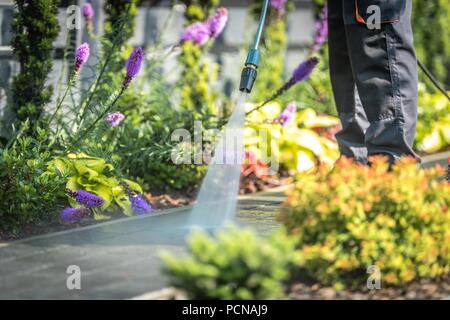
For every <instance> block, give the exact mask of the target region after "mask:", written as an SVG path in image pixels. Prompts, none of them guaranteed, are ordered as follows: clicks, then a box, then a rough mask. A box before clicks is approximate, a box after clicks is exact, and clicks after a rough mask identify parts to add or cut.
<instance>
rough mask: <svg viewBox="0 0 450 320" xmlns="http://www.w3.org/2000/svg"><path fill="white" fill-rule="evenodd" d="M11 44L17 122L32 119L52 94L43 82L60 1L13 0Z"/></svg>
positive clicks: (13, 92)
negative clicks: (15, 71)
mask: <svg viewBox="0 0 450 320" xmlns="http://www.w3.org/2000/svg"><path fill="white" fill-rule="evenodd" d="M15 4H16V7H17V11H16V12H15V13H14V20H13V23H12V32H13V39H12V47H13V52H14V54H15V56H16V58H17V60H18V62H19V65H20V72H19V74H18V75H16V76H15V77H14V80H13V84H12V94H13V98H12V109H13V111H14V113H15V114H16V117H17V119H18V120H19V121H24V120H26V119H29V120H30V122H35V121H37V120H38V119H39V117H40V116H41V114H42V112H43V110H44V107H45V104H47V103H48V102H49V101H50V99H51V97H52V94H53V88H52V86H51V85H46V81H47V77H48V74H49V73H50V71H51V69H52V51H53V41H54V40H55V38H56V36H57V35H58V32H59V30H60V28H59V25H58V19H57V8H58V4H59V0H15Z"/></svg>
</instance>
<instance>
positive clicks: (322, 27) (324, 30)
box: [312, 5, 328, 51]
mask: <svg viewBox="0 0 450 320" xmlns="http://www.w3.org/2000/svg"><path fill="white" fill-rule="evenodd" d="M315 26H316V35H315V37H314V44H313V47H312V50H313V51H319V49H320V47H321V46H322V45H323V44H324V43H325V42H326V41H327V37H328V7H327V5H325V6H324V7H323V8H322V11H321V12H320V14H319V19H318V20H317V22H316V25H315Z"/></svg>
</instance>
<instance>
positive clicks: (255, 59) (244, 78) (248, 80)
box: [239, 0, 269, 93]
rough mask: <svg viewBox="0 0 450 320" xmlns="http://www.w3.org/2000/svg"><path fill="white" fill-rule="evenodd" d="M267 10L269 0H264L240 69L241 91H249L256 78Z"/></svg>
mask: <svg viewBox="0 0 450 320" xmlns="http://www.w3.org/2000/svg"><path fill="white" fill-rule="evenodd" d="M268 10H269V0H264V3H263V7H262V12H261V17H260V20H259V26H258V30H257V31H256V37H255V44H254V45H253V47H252V48H251V49H250V52H249V53H248V56H247V60H246V61H245V67H244V70H242V75H241V83H240V85H239V90H240V91H242V92H247V93H250V92H252V89H253V84H254V83H255V80H256V75H257V71H256V70H257V69H258V66H259V50H258V48H259V43H260V42H261V36H262V33H263V30H264V24H265V23H266V17H267V11H268Z"/></svg>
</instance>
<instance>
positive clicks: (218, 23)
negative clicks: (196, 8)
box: [206, 7, 228, 38]
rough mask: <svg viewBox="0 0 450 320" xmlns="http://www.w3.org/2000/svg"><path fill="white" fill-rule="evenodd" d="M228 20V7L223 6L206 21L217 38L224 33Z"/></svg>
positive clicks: (212, 34)
mask: <svg viewBox="0 0 450 320" xmlns="http://www.w3.org/2000/svg"><path fill="white" fill-rule="evenodd" d="M227 22H228V10H227V8H224V7H221V8H219V9H217V11H216V13H215V14H214V16H212V17H211V18H209V19H208V20H207V21H206V24H207V25H208V27H209V32H210V35H211V37H213V38H217V37H218V36H219V35H220V34H221V33H222V31H223V29H225V26H226V25H227Z"/></svg>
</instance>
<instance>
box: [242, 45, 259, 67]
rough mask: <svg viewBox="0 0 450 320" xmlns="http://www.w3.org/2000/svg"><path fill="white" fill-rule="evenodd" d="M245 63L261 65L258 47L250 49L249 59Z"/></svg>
mask: <svg viewBox="0 0 450 320" xmlns="http://www.w3.org/2000/svg"><path fill="white" fill-rule="evenodd" d="M245 65H246V66H248V65H252V66H255V67H258V66H259V51H258V49H255V48H252V49H250V51H249V53H248V56H247V60H246V61H245Z"/></svg>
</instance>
